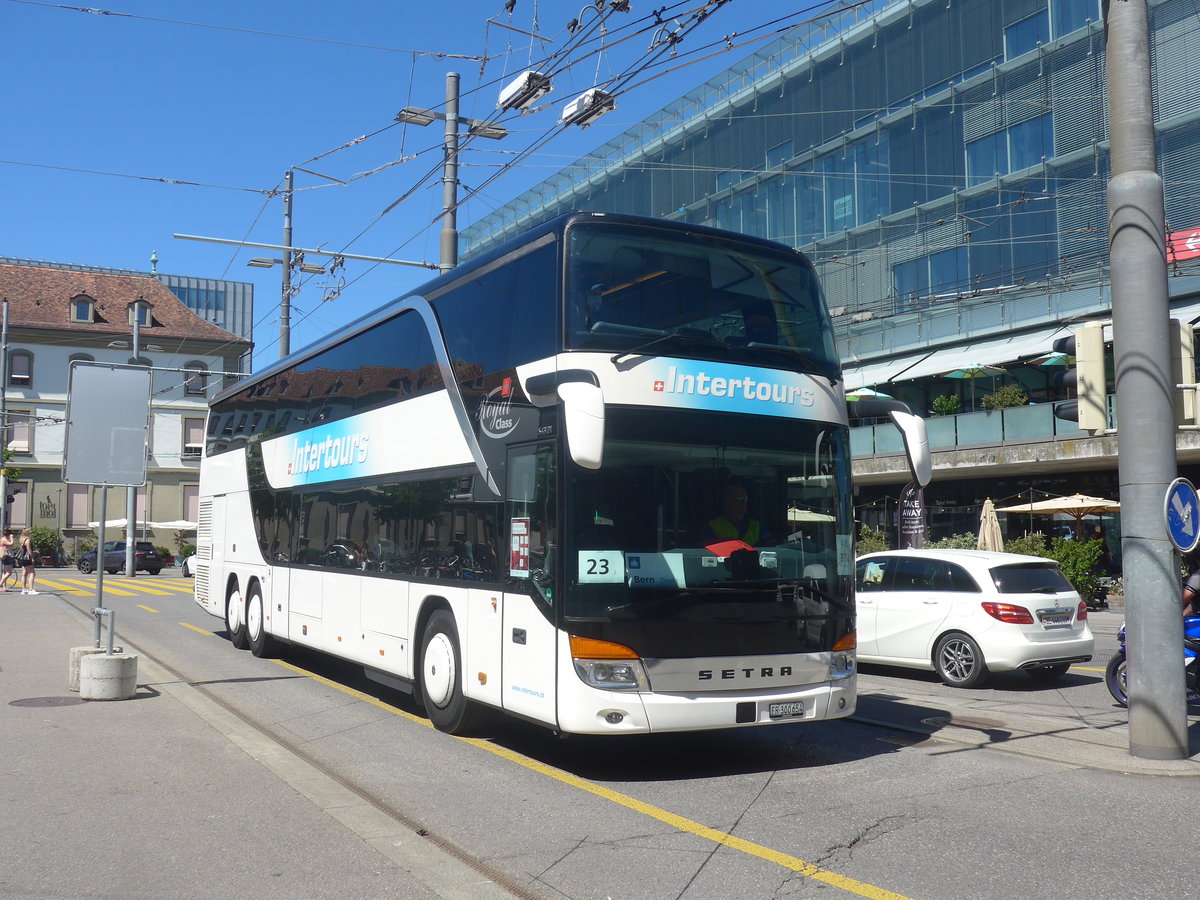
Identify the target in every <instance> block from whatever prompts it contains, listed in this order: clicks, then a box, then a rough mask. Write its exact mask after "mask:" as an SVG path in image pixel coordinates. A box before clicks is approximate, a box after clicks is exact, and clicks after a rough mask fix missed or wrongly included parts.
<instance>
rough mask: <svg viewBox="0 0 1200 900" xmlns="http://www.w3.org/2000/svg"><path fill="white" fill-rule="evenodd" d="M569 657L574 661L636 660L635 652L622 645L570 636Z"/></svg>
mask: <svg viewBox="0 0 1200 900" xmlns="http://www.w3.org/2000/svg"><path fill="white" fill-rule="evenodd" d="M571 656H573V657H574V658H575V659H637V658H638V655H637V653H636V652H635V651H633V650H631V649H629V648H628V647H626V646H625V645H624V644H614V643H613V642H612V641H600V640H597V639H596V638H586V637H579V635H576V634H573V635H571Z"/></svg>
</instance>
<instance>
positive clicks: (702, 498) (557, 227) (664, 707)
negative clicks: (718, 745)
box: [196, 213, 927, 734]
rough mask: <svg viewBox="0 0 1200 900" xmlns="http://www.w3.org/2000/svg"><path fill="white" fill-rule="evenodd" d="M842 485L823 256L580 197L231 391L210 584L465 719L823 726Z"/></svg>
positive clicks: (844, 546) (218, 467)
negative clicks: (821, 279)
mask: <svg viewBox="0 0 1200 900" xmlns="http://www.w3.org/2000/svg"><path fill="white" fill-rule="evenodd" d="M916 445H918V446H919V445H920V441H919V440H917V442H916ZM925 468H926V470H927V464H926V466H925ZM850 500H851V488H850V450H849V439H848V427H847V412H846V403H845V397H844V393H843V389H842V385H841V381H840V369H839V365H838V357H837V354H836V351H835V349H834V341H833V331H832V327H831V323H830V319H829V315H828V312H827V310H826V308H825V303H824V301H823V298H822V295H821V290H820V287H819V284H818V281H817V278H816V276H815V274H814V272H813V269H812V266H811V265H810V264H809V262H808V261H807V259H806V258H805V257H804V256H803V255H802V254H800V253H798V252H796V251H794V250H792V249H790V248H787V247H784V246H782V245H779V244H774V243H771V242H767V241H762V240H757V239H753V238H748V237H744V236H740V235H735V234H730V233H726V232H720V231H716V230H712V229H707V228H701V227H695V226H685V225H679V224H674V223H669V222H662V221H656V220H649V219H638V218H633V217H628V216H617V215H603V214H593V213H573V214H570V215H566V216H562V217H560V218H558V219H555V220H554V221H551V222H548V223H546V224H545V225H543V226H541V227H539V228H536V229H534V230H532V231H530V232H528V233H527V234H525V235H523V236H522V237H521V238H519V239H517V240H514V241H512V242H510V243H508V244H507V245H505V246H503V247H499V248H497V249H496V250H494V251H493V252H490V253H488V254H487V255H485V256H481V257H479V258H477V259H474V260H472V261H471V262H469V263H467V264H464V265H462V266H460V267H458V268H456V269H454V270H453V271H451V272H448V273H446V274H444V275H442V276H440V277H438V278H436V279H435V280H433V281H431V282H429V283H428V284H426V285H424V286H423V287H421V288H419V289H418V290H416V291H415V292H413V293H411V294H409V295H407V296H404V297H401V298H400V299H398V300H396V301H394V302H393V303H391V304H390V305H387V306H384V307H382V308H380V309H379V310H377V311H376V312H374V313H372V314H370V315H367V316H365V317H363V318H361V319H359V320H358V321H356V322H354V323H352V324H350V325H348V326H346V327H345V328H343V329H342V330H341V331H339V332H337V333H335V334H332V335H330V336H329V337H328V338H327V339H325V340H322V341H320V342H318V343H316V344H314V345H313V346H311V347H309V348H307V349H305V350H302V351H300V352H298V353H295V354H293V355H292V356H290V357H288V358H286V359H284V360H282V361H280V362H279V363H278V364H277V365H274V366H273V367H271V368H269V369H267V370H265V371H263V372H261V373H258V374H256V375H254V376H252V377H250V378H248V379H246V380H244V381H242V382H240V383H239V384H237V385H235V386H233V387H231V388H229V389H227V390H225V391H224V392H222V393H221V394H220V395H219V396H218V397H216V398H215V399H214V400H213V403H212V407H211V410H210V414H209V421H208V429H207V446H206V449H205V456H204V462H203V465H202V468H201V478H200V517H199V531H198V542H197V547H198V550H197V565H196V600H197V602H198V603H199V604H200V605H201V606H203V607H204V608H205V609H206V610H207V611H208V612H210V613H212V614H213V615H215V616H221V617H223V618H224V620H225V627H226V630H227V632H228V634H229V636H230V638H231V640H232V643H233V644H234V646H235V647H239V648H245V647H249V649H250V650H251V651H252V652H253V653H255V654H256V655H260V656H261V655H268V654H271V653H274V652H276V651H277V650H278V649H279V647H280V645H281V644H296V645H303V646H305V647H308V648H312V649H315V650H320V651H323V652H326V653H330V654H334V655H336V656H339V657H342V658H344V659H347V660H351V661H353V662H355V663H358V664H361V665H362V666H363V667H364V668H365V669H366V671H367V674H368V675H369V676H370V677H372V678H374V679H376V680H378V681H381V682H383V683H385V684H390V685H393V686H395V687H398V688H400V689H402V690H407V691H411V692H412V693H413V694H414V695H415V696H416V698H417V699H418V701H419V702H420V703H422V704H423V706H424V708H425V710H426V712H427V714H428V715H429V717H430V719H431V720H432V722H433V723H434V724H435V725H436V726H437V727H438V728H441V729H443V730H445V731H449V732H459V731H463V730H465V729H467V728H468V727H470V720H471V718H472V713H473V712H475V711H476V710H478V709H479V708H480V707H484V706H488V707H495V708H497V709H502V710H505V711H507V712H509V713H511V714H513V715H516V716H520V717H523V718H526V719H529V720H532V721H534V722H538V723H541V724H543V725H545V726H548V727H550V728H552V729H555V730H557V731H561V732H565V733H589V734H626V733H635V732H657V731H684V730H691V729H704V728H726V727H734V726H749V725H759V724H768V723H780V722H798V721H819V720H824V719H830V718H835V717H839V716H846V715H849V714H850V713H851V712H852V711H853V710H854V706H855V671H856V668H855V633H854V595H853V584H852V582H853V573H854V558H853V547H854V537H853V522H852V517H851V503H850Z"/></svg>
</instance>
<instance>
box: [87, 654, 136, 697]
mask: <svg viewBox="0 0 1200 900" xmlns="http://www.w3.org/2000/svg"><path fill="white" fill-rule="evenodd" d="M137 662H138V658H137V656H136V655H134V654H128V653H114V654H113V655H112V656H109V655H108V654H103V653H92V654H87V655H84V656H83V657H81V658H80V660H79V696H80V697H82V698H83V699H84V700H129V699H131V698H132V697H133V695H134V693H136V691H137Z"/></svg>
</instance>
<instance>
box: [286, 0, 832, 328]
mask: <svg viewBox="0 0 1200 900" xmlns="http://www.w3.org/2000/svg"><path fill="white" fill-rule="evenodd" d="M724 2H727V0H717V2H716V3H715V5H714V3H704V4H702V5H701V6H699V7H693V12H692V17H693V18H694V21H691V22H689V23H687V24H686V25H681V26H680V27H679V28H678V29H677V30H676V32H675V33H674V34H673V35H672V39H671V40H669V41H664V42H663V43H662V44H661V45H660V46H658V47H652V48H651V51H650V52H648V53H647V54H646V55H644V56H643V58H642V59H641V60H637V61H635V62H634V63H633V64H631V65H630V66H627V67H626V69H625V70H624V71H623V72H622V73H621V74H619V75H618V76H616V77H615V78H612V79H609V80H608V81H607V82H605V84H607V85H613V84H615V85H616V89H617V90H619V89H620V88H621V86H622V85H624V84H625V83H626V82H627V81H628V80H629V79H630V78H633V77H635V76H636V75H637V74H639V73H641V72H643V71H645V70H646V69H648V68H650V67H651V66H653V65H654V64H655V63H656V61H657V59H658V58H659V57H661V56H662V54H663V53H664V52H666V51H667V50H668V49H673V48H674V47H675V46H676V45H677V44H678V43H679V42H680V41H682V39H683V37H684V36H686V35H687V34H689V33H691V31H693V30H694V29H695V28H696V27H698V26H699V25H700V24H701V23H702V22H703V21H704V20H705V19H706V18H707V17H708V16H709V15H711V13H712V12H714V11H716V10H717V9H719V8H720V7H721V6H722V5H723V4H724ZM679 5H684V4H679ZM710 7H711V9H710ZM817 8H819V7H817V6H813V7H810V8H809V9H806V10H802V11H798V12H796V13H792V14H790V15H789V16H785V17H780V18H778V19H775V20H772V21H771V22H770V23H767V26H769V25H773V24H775V23H778V22H780V21H784V20H786V19H787V18H792V17H795V16H796V15H801V14H804V13H806V12H809V11H812V10H814V9H817ZM845 8H852V7H845ZM845 8H839V9H838V10H833V11H831V12H830V13H826V15H829V14H832V13H836V12H840V11H843V10H844V9H845ZM609 12H611V10H609ZM700 13H703V14H702V15H701V14H700ZM823 17H824V16H816V17H813V18H812V19H811V20H808V21H817V20H819V19H820V18H823ZM608 18H609V16H608V15H601V16H598V17H597V18H596V19H595V20H593V22H592V23H591V24H590V25H589V26H588V27H586V28H581V29H580V31H579V32H578V33H577V35H572V39H571V40H569V41H568V44H567V46H566V47H564V48H562V49H561V50H559V51H556V52H555V53H554V54H551V55H550V57H548V61H551V62H552V61H553V60H555V59H564V58H565V57H566V56H567V55H568V53H569V51H570V50H571V49H572V47H573V46H575V47H578V46H582V44H583V43H584V42H585V40H586V39H587V38H588V37H590V36H591V35H592V34H593V33H594V32H595V31H596V30H597V29H599V28H600V27H601V25H602V24H603V23H604V22H606V21H607V19H608ZM655 18H656V21H655V22H654V24H653V26H647V28H644V29H642V30H641V31H640V32H635V34H636V33H644V31H646V30H649V28H651V27H654V28H658V27H661V26H662V25H663V24H665V23H664V21H663V20H662V19H661V18H660V17H658V16H656V17H655ZM668 18H671V17H668ZM674 18H676V20H678V17H674ZM799 24H803V23H799ZM623 27H626V28H628V27H631V26H623ZM761 27H766V26H756V29H757V28H761ZM793 27H794V26H793ZM756 29H755V30H756ZM614 30H615V29H614ZM627 39H629V38H628V37H627V38H622V39H621V40H627ZM722 43H723V45H724V49H722V50H721V51H719V52H728V51H729V50H730V49H732V45H731V44H730V42H729V40H728V38H726V39H725V40H724V41H723V42H722ZM717 45H718V42H714V43H713V44H710V45H708V46H717ZM604 49H606V48H600V49H598V50H596V51H593V53H599V52H602V51H603V50H604ZM654 51H657V52H654ZM590 55H592V54H589V56H590ZM584 58H586V57H584ZM672 58H678V54H677V53H673V54H672ZM706 58H707V57H706ZM581 61H582V60H581V59H573V60H570V61H569V62H566V63H565V64H564V65H562V66H561V67H560V68H559V69H558V70H557V71H562V70H564V69H567V68H570V67H571V66H573V65H577V64H578V63H579V62H581ZM679 68H682V66H676V67H674V68H673V69H671V70H670V71H675V70H677V69H679ZM648 80H652V79H647V81H648ZM641 83H645V82H641ZM639 84H640V83H639ZM482 87H483V86H480V87H477V88H473V89H471V90H470V91H467V92H465V93H466V94H470V93H472V92H473V91H475V90H480V89H482ZM501 115H502V114H501V113H497V114H493V116H491V117H489V118H490V119H492V120H495V119H498V118H500V117H501ZM384 130H386V129H380V131H379V132H376V133H381V132H382V131H384ZM563 130H565V126H562V125H557V126H552V127H551V128H549V129H547V130H546V131H545V132H544V133H543V135H542V136H541V137H540V138H538V139H535V141H534V143H533V144H532V145H530V146H528V147H526V148H525V149H524V150H522V151H518V153H517V154H516V155H515V157H514V159H513V160H510V161H508V162H506V163H505V164H503V165H502V166H500V167H499V168H498V169H497V171H496V172H494V173H493V174H492V175H491V176H489V177H488V178H486V179H485V180H484V181H483V182H482V183H481V184H480V185H479V186H478V187H476V188H474V189H471V190H470V191H469V192H468V193H467V195H466V196H464V197H462V198H461V199H460V200H459V201H458V203H457V204H456V207H455V208H456V209H457V208H458V207H461V206H462V204H463V203H465V202H466V201H467V200H470V199H473V198H474V197H476V196H477V195H478V194H479V193H480V192H481V191H483V190H484V189H485V188H487V187H488V186H489V185H490V184H491V183H492V182H494V181H495V180H496V179H497V178H499V177H501V176H502V175H503V174H505V173H506V172H508V171H509V170H511V169H512V168H513V167H515V166H516V165H517V164H519V163H520V162H522V161H523V160H524V159H526V158H528V156H530V155H531V154H532V153H534V152H536V151H537V150H538V149H540V148H541V147H543V146H545V144H546V143H547V142H548V141H549V140H551V139H552V138H554V137H556V136H557V135H558V134H560V133H562V131H563ZM472 137H473V136H471V135H470V134H468V135H466V136H465V137H464V141H463V144H461V145H460V151H461V149H464V148H465V147H467V146H469V144H470V142H471V138H472ZM356 143H358V141H353V142H350V143H349V144H347V145H344V146H352V145H354V144H356ZM336 149H340V148H336ZM336 149H335V150H334V151H329V152H336ZM430 149H431V150H432V149H434V148H430ZM323 155H327V154H323ZM318 158H319V157H318ZM381 168H382V167H381ZM440 170H441V166H440V165H439V166H436V167H431V169H430V170H429V171H428V172H426V173H425V175H423V176H422V177H420V178H419V179H418V180H417V182H416V183H415V184H414V185H413V186H412V187H410V188H409V189H408V190H407V191H405V193H404V194H403V195H402V196H401V197H400V198H399V199H398V200H397V201H395V202H394V203H393V204H391V205H390V206H389V207H387V208H386V209H385V210H384V211H382V212H381V213H380V215H379V216H377V217H376V218H375V219H374V220H373V221H372V222H371V223H369V224H368V225H367V226H365V227H364V228H363V229H362V230H361V231H360V232H359V233H358V234H357V235H356V236H355V237H354V238H352V239H351V240H350V241H349V242H348V243H347V244H346V245H345V247H344V248H343V249H348V248H349V247H350V246H353V244H354V243H355V242H357V241H358V240H359V239H361V238H362V237H363V236H364V235H365V234H366V233H367V232H368V231H370V230H371V229H372V228H373V227H374V225H375V224H377V223H378V222H379V221H381V220H382V218H383V217H384V216H386V215H387V213H388V212H390V211H391V210H392V209H394V208H395V206H396V205H398V204H399V203H401V202H403V201H404V200H406V199H408V198H409V197H411V196H412V195H413V194H414V193H415V192H416V191H417V190H419V189H420V188H421V187H422V186H425V185H427V184H428V183H429V182H430V179H432V178H434V177H435V176H436V175H437V173H438V172H439V171H440ZM373 171H378V170H373ZM367 174H373V172H372V173H367ZM432 221H433V222H436V221H437V220H436V218H435V219H434V220H432ZM431 224H432V222H431ZM423 230H424V229H422V231H423ZM418 233H419V232H418ZM413 237H415V235H414V236H413ZM413 237H410V238H409V239H408V240H406V241H405V242H403V243H402V244H401V245H400V246H401V247H403V246H405V245H406V244H408V243H410V242H411V241H412V240H413ZM399 249H400V248H397V250H396V251H393V252H398V250H399ZM375 265H378V264H375ZM375 265H372V266H370V267H368V268H367V269H366V270H365V271H364V272H362V273H360V274H359V275H358V276H356V277H355V278H353V279H351V280H350V281H349V282H347V283H346V284H345V285H344V286H343V289H344V287H348V286H350V285H351V284H353V283H354V282H355V281H357V280H359V279H360V278H362V277H363V276H365V275H366V274H367V273H368V272H370V271H372V270H373V269H374V268H375ZM314 309H315V308H314ZM311 314H312V313H311V312H310V313H308V314H306V316H305V318H307V315H311ZM301 321H303V319H302V320H301Z"/></svg>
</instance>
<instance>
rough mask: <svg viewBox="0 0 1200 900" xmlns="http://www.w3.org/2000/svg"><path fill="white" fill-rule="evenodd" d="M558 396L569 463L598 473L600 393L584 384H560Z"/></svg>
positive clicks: (601, 425) (601, 455) (601, 423)
mask: <svg viewBox="0 0 1200 900" xmlns="http://www.w3.org/2000/svg"><path fill="white" fill-rule="evenodd" d="M558 396H559V398H560V399H561V400H562V403H563V419H564V424H565V425H566V429H567V449H568V450H569V451H570V453H571V459H573V460H574V461H575V462H576V463H577V464H578V465H580V466H582V467H583V468H585V469H599V468H600V465H601V463H603V461H604V392H603V391H602V390H601V389H600V386H599V385H596V384H591V383H589V382H586V381H564V382H561V383H560V384H559V385H558Z"/></svg>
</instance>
